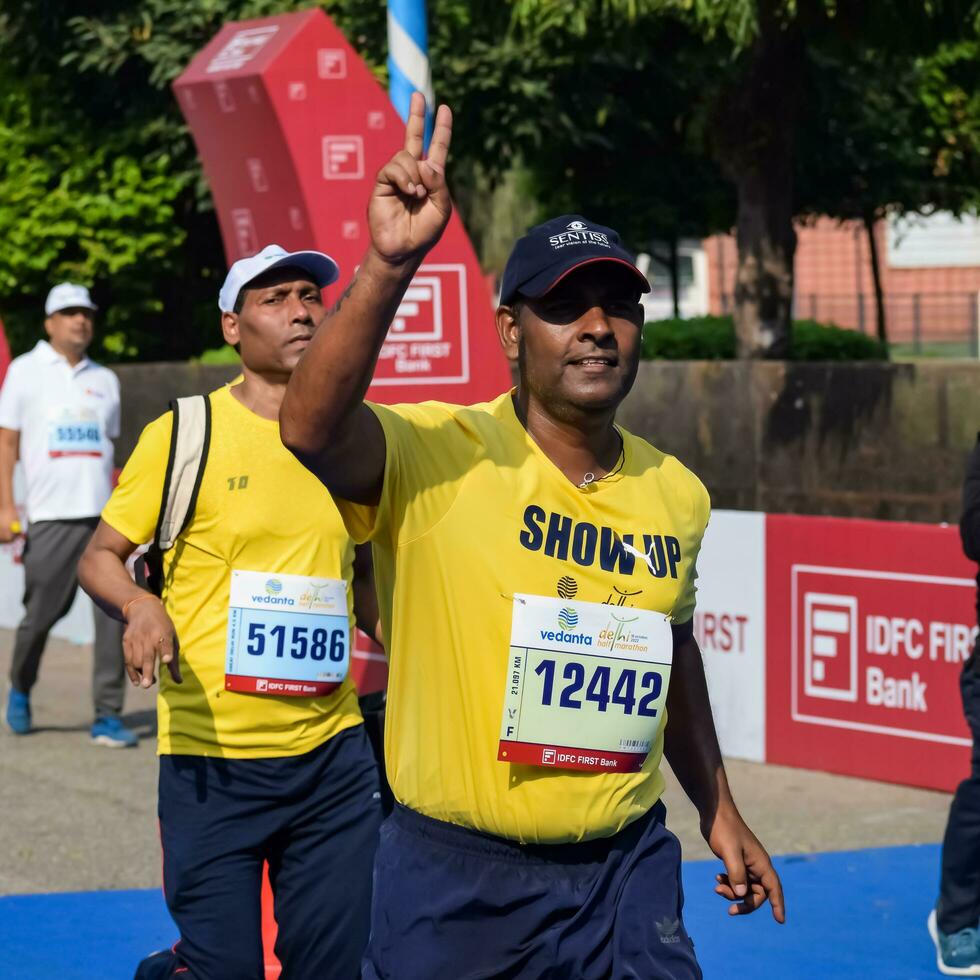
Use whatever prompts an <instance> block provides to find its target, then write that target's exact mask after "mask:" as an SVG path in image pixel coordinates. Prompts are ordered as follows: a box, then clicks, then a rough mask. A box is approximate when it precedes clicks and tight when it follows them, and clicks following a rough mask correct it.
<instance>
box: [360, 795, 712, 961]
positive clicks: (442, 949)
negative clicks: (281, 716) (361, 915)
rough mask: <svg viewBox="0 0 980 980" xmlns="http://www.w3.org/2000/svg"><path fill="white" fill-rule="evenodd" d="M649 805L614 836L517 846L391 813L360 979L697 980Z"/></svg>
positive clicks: (675, 885) (669, 859)
mask: <svg viewBox="0 0 980 980" xmlns="http://www.w3.org/2000/svg"><path fill="white" fill-rule="evenodd" d="M664 814H665V809H664V806H663V804H662V803H658V804H657V805H656V806H655V807H654V808H653V809H652V810H651V811H650V812H649V813H648V814H646V815H645V816H644V817H641V818H640V819H639V820H637V821H635V822H634V823H632V824H630V825H629V826H628V827H626V828H624V829H623V830H621V831H620V832H619V833H618V834H616V835H615V836H614V837H609V838H605V839H602V840H597V841H587V842H585V843H581V844H535V845H521V844H517V843H514V842H513V841H507V840H501V839H500V838H496V837H490V836H487V835H485V834H479V833H475V832H474V831H471V830H466V829H464V828H462V827H456V826H453V825H451V824H447V823H443V822H441V821H438V820H432V819H430V818H429V817H425V816H422V815H421V814H418V813H416V812H414V811H412V810H409V809H407V808H405V807H402V806H396V807H395V812H394V813H393V814H392V815H391V816H390V817H389V818H388V819H387V820H386V821H385V822H384V824H383V825H382V827H381V837H380V842H379V844H378V855H377V858H376V860H375V866H374V897H373V899H372V904H371V941H370V944H369V946H368V951H367V954H366V955H365V959H364V967H363V972H362V974H361V975H362V977H364V978H366V980H435V978H439V980H448V978H452V980H477V978H480V980H489V978H491V977H492V978H497V980H503V978H506V977H513V978H518V977H519V978H521V980H540V978H549V980H600V978H601V980H609V978H615V980H621V978H627V977H630V978H637V980H700V977H701V970H700V968H699V967H698V964H697V960H696V959H695V956H694V944H693V943H692V942H691V939H690V937H689V936H688V934H687V932H686V931H685V929H684V923H683V920H682V917H681V908H682V906H683V902H684V898H683V894H682V891H681V879H680V870H681V865H680V862H681V849H680V844H679V843H678V840H677V838H676V837H675V836H674V835H673V834H672V833H671V832H670V831H669V830H667V828H666V827H665V826H664Z"/></svg>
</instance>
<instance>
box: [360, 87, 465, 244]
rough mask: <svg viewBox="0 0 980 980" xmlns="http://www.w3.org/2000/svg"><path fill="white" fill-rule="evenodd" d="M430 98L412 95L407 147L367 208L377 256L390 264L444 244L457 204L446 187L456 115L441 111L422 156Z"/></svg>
mask: <svg viewBox="0 0 980 980" xmlns="http://www.w3.org/2000/svg"><path fill="white" fill-rule="evenodd" d="M424 134H425V98H424V97H423V96H422V95H421V93H419V92H415V93H414V94H413V95H412V102H411V108H410V110H409V116H408V122H407V123H406V124H405V148H404V149H403V150H400V151H399V152H398V153H396V154H395V156H393V157H392V158H391V160H389V161H388V163H387V164H385V166H384V167H382V168H381V171H380V172H379V173H378V179H377V182H376V183H375V185H374V192H373V193H372V195H371V201H370V203H369V205H368V228H369V230H370V232H371V242H372V244H373V246H374V249H375V251H376V252H377V253H378V254H379V255H380V256H381V258H383V259H385V260H386V261H387V262H391V263H402V262H408V261H411V260H412V259H415V258H417V257H420V256H422V255H424V254H425V253H426V252H427V251H428V250H429V249H430V248H432V246H433V245H435V243H436V242H437V241H438V240H439V237H440V236H441V235H442V232H443V230H444V229H445V227H446V224H447V223H448V221H449V216H450V215H451V214H452V210H453V204H452V200H451V199H450V197H449V188H448V187H447V186H446V157H447V156H448V154H449V144H450V142H451V140H452V135H453V114H452V112H451V111H450V109H449V106H445V105H441V106H439V111H438V112H437V113H436V120H435V128H434V130H433V133H432V142H431V143H430V144H429V154H428V156H427V157H425V159H423V157H422V149H423V144H424Z"/></svg>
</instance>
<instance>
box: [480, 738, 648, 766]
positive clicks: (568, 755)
mask: <svg viewBox="0 0 980 980" xmlns="http://www.w3.org/2000/svg"><path fill="white" fill-rule="evenodd" d="M646 757H647V753H646V752H606V751H603V750H601V749H570V748H569V747H568V746H567V745H541V744H538V743H537V742H508V741H504V740H503V739H501V740H500V744H499V746H498V748H497V759H498V760H499V761H500V762H519V763H523V764H525V765H529V766H554V767H555V768H556V769H577V770H579V771H580V772H639V771H640V769H642V768H643V761H644V760H645V759H646Z"/></svg>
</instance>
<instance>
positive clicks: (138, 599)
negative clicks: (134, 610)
mask: <svg viewBox="0 0 980 980" xmlns="http://www.w3.org/2000/svg"><path fill="white" fill-rule="evenodd" d="M144 599H157V597H156V596H155V595H150V593H149V592H144V593H143V595H138V596H136V598H134V599H130V600H129V602H127V603H126V604H125V605H124V606H123V607H122V618H123V622H124V623H128V622H129V607H130V606H131V605H133V603H135V602H142V601H143V600H144ZM159 601H160V600H159V599H157V602H159Z"/></svg>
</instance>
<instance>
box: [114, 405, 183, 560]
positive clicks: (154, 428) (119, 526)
mask: <svg viewBox="0 0 980 980" xmlns="http://www.w3.org/2000/svg"><path fill="white" fill-rule="evenodd" d="M172 427H173V412H167V413H166V414H165V415H161V416H160V418H158V419H155V420H154V421H152V422H151V423H150V424H149V425H148V426H147V427H146V428H145V429H144V430H143V432H142V433H141V435H140V438H139V442H137V443H136V448H135V449H134V450H133V454H132V455H131V456H130V457H129V459H128V460H127V461H126V465H125V466H124V467H123V471H122V473H121V474H120V475H119V483H118V485H117V486H116V489H115V490H113V491H112V496H111V497H110V498H109V502H108V503H107V504H106V505H105V508H104V510H103V511H102V520H104V521H105V522H106V524H108V525H109V526H110V527H112V528H115V530H117V531H118V532H119V533H120V534H121V535H122V536H123V537H125V538H127V539H128V540H129V541H132V542H133V544H145V543H146V542H148V541H152V540H153V535H154V534H155V533H156V529H157V521H158V520H159V517H160V507H161V505H162V502H163V481H164V477H165V476H166V472H167V460H168V459H169V457H170V433H171V429H172Z"/></svg>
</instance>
